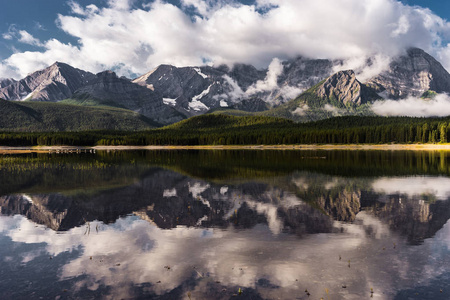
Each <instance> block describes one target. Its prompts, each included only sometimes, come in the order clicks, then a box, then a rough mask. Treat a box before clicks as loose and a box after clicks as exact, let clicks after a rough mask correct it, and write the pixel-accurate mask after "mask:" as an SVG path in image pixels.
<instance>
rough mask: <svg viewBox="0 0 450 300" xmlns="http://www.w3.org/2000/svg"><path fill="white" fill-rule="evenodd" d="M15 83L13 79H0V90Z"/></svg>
mask: <svg viewBox="0 0 450 300" xmlns="http://www.w3.org/2000/svg"><path fill="white" fill-rule="evenodd" d="M16 82H17V81H16V80H14V79H13V78H0V89H2V88H4V87H7V86H8V85H11V84H13V83H16Z"/></svg>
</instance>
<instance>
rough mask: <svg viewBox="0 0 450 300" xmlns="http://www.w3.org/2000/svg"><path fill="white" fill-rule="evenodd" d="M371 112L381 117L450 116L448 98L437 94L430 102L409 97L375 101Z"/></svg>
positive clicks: (449, 99) (449, 101) (449, 100)
mask: <svg viewBox="0 0 450 300" xmlns="http://www.w3.org/2000/svg"><path fill="white" fill-rule="evenodd" d="M372 110H373V111H374V112H375V113H376V114H377V115H381V116H389V117H392V116H407V117H446V116H449V115H450V97H449V96H448V95H446V94H439V95H437V96H436V97H434V98H433V99H431V100H425V99H421V98H414V97H409V98H407V99H403V100H385V101H376V102H375V103H374V104H373V105H372Z"/></svg>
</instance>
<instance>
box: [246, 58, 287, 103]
mask: <svg viewBox="0 0 450 300" xmlns="http://www.w3.org/2000/svg"><path fill="white" fill-rule="evenodd" d="M281 73H283V65H282V64H281V61H280V60H279V59H278V58H274V59H273V60H272V62H271V63H270V65H269V70H268V71H267V75H266V78H265V79H264V80H258V81H257V82H256V83H255V84H253V85H252V86H250V87H249V88H248V89H247V90H246V91H245V93H246V94H247V95H254V94H257V93H260V92H268V91H272V90H274V89H276V88H277V87H278V76H280V75H281Z"/></svg>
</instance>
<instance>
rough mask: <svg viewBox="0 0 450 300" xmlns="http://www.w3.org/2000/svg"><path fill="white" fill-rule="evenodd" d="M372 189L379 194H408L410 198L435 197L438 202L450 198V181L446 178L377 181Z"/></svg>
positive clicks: (385, 179) (382, 179)
mask: <svg viewBox="0 0 450 300" xmlns="http://www.w3.org/2000/svg"><path fill="white" fill-rule="evenodd" d="M372 188H373V189H374V191H375V192H377V193H386V194H398V193H400V194H406V195H408V196H409V197H410V198H412V197H414V196H420V195H424V194H426V195H433V196H435V197H436V198H437V199H438V200H448V199H449V198H450V179H449V178H445V177H407V178H381V179H377V180H376V181H375V182H374V183H373V184H372Z"/></svg>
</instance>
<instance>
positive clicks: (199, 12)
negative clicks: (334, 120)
mask: <svg viewBox="0 0 450 300" xmlns="http://www.w3.org/2000/svg"><path fill="white" fill-rule="evenodd" d="M0 1H1V2H2V9H1V11H0V78H9V77H13V78H15V79H20V78H23V77H25V76H26V75H27V74H29V73H31V72H33V71H36V70H39V69H43V68H45V67H47V66H49V65H51V64H52V63H54V62H55V61H60V62H65V63H68V64H70V65H72V66H74V67H77V68H80V69H83V70H86V71H90V72H93V73H97V72H100V71H103V70H107V69H111V70H114V71H116V72H117V73H118V74H119V75H125V76H128V77H131V78H132V77H136V76H138V75H141V74H144V73H146V72H148V71H150V70H151V69H153V68H155V67H156V66H158V65H160V64H163V63H165V64H173V65H176V66H197V65H205V64H208V65H220V64H228V65H232V64H234V63H248V64H253V65H255V66H256V67H258V68H265V67H267V66H269V64H270V63H271V62H272V61H273V59H274V58H277V59H280V60H284V59H289V58H293V57H296V56H305V57H309V58H327V59H344V60H347V61H348V62H349V65H350V66H352V67H355V65H358V64H361V63H363V62H364V61H366V59H367V58H368V57H375V58H376V59H375V61H378V62H379V63H380V65H383V64H386V62H387V61H389V59H390V58H392V57H395V56H396V55H399V54H401V53H402V52H403V51H404V50H405V49H406V48H408V47H419V48H422V49H424V50H425V51H427V52H428V53H430V54H431V55H433V56H434V57H435V58H437V59H438V60H439V61H440V62H441V63H442V64H443V65H444V67H445V68H446V69H447V70H450V43H449V42H450V22H449V21H448V20H449V19H450V1H438V0H403V1H396V0H339V1H337V0H321V1H317V0H219V1H212V0H169V1H163V0H14V1H11V0H0Z"/></svg>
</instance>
